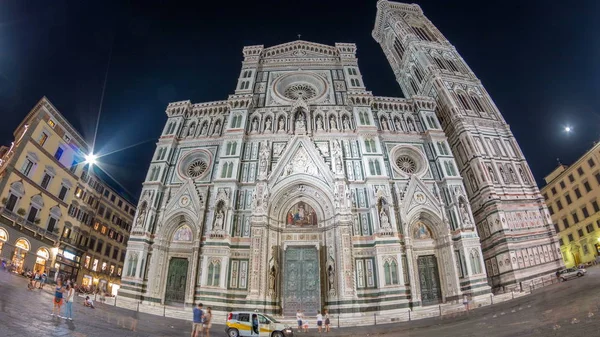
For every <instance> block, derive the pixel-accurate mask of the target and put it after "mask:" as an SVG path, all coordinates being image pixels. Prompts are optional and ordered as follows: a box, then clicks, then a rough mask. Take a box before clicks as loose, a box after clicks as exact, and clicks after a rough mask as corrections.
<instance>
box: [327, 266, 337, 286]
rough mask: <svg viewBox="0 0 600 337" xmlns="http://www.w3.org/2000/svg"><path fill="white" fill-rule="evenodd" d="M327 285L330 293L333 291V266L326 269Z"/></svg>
mask: <svg viewBox="0 0 600 337" xmlns="http://www.w3.org/2000/svg"><path fill="white" fill-rule="evenodd" d="M327 284H328V285H329V290H330V291H332V290H335V288H334V284H335V272H334V271H333V266H331V265H330V266H329V267H328V268H327Z"/></svg>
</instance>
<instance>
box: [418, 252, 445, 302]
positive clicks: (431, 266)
mask: <svg viewBox="0 0 600 337" xmlns="http://www.w3.org/2000/svg"><path fill="white" fill-rule="evenodd" d="M417 266H418V269H419V284H420V285H421V303H422V305H431V304H437V303H440V301H441V299H442V291H441V288H440V277H439V274H438V266H437V259H436V258H435V255H426V256H419V257H418V258H417Z"/></svg>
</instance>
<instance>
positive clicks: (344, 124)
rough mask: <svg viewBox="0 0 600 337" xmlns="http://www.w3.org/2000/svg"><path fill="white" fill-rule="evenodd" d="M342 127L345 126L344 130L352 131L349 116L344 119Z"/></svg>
mask: <svg viewBox="0 0 600 337" xmlns="http://www.w3.org/2000/svg"><path fill="white" fill-rule="evenodd" d="M342 125H343V126H344V130H350V120H348V117H347V116H344V118H342Z"/></svg>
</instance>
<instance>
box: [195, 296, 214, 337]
mask: <svg viewBox="0 0 600 337" xmlns="http://www.w3.org/2000/svg"><path fill="white" fill-rule="evenodd" d="M193 314H194V322H193V323H192V335H191V337H198V334H200V336H205V337H210V328H211V327H212V310H211V308H210V307H207V308H206V311H205V310H204V309H202V303H198V306H197V307H196V308H194V309H193Z"/></svg>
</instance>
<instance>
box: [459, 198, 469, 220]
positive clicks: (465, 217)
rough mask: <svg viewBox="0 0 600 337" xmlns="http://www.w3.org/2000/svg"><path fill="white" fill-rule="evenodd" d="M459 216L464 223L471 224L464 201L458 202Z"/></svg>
mask: <svg viewBox="0 0 600 337" xmlns="http://www.w3.org/2000/svg"><path fill="white" fill-rule="evenodd" d="M460 214H461V217H462V220H463V222H464V223H471V217H470V216H469V211H468V210H467V204H466V203H465V202H464V201H461V202H460Z"/></svg>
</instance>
